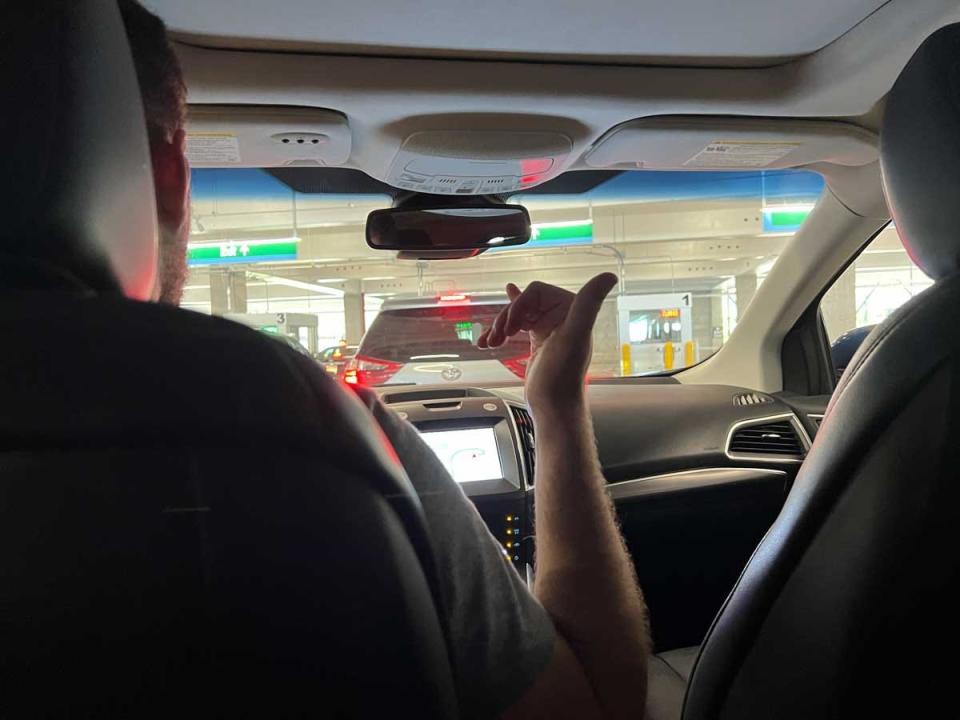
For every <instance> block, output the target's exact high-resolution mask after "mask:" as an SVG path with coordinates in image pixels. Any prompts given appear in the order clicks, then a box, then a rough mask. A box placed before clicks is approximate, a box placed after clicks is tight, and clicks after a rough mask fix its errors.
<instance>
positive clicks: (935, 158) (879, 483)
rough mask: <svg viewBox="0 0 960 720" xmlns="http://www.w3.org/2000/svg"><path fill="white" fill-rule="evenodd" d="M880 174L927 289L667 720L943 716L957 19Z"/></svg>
mask: <svg viewBox="0 0 960 720" xmlns="http://www.w3.org/2000/svg"><path fill="white" fill-rule="evenodd" d="M881 163H882V169H883V177H884V183H885V188H886V192H887V199H888V204H889V206H890V208H891V211H892V215H893V218H894V221H895V223H896V226H897V230H898V232H899V233H900V236H901V237H902V238H903V241H904V244H905V245H906V248H907V250H908V252H909V253H910V255H911V257H912V258H913V259H914V260H915V261H916V263H917V264H918V265H919V266H920V267H921V268H922V269H923V270H924V271H925V272H926V273H927V274H928V275H930V277H932V278H933V279H934V280H935V281H936V283H935V285H934V286H933V287H932V288H930V289H929V290H927V291H926V292H924V293H922V294H920V295H918V296H917V297H915V298H913V299H912V300H911V301H910V302H908V303H907V304H906V305H904V306H903V307H901V308H900V309H899V310H897V311H896V312H895V313H894V314H893V315H892V316H891V317H890V318H888V319H887V320H886V321H885V322H884V323H882V324H881V325H879V326H878V327H877V328H876V329H875V330H874V331H873V332H872V333H871V334H870V336H869V337H868V338H867V339H866V341H865V342H864V344H863V346H862V347H861V348H860V350H859V351H858V352H857V354H856V355H855V356H854V358H853V359H852V361H851V362H850V365H849V367H848V368H847V371H846V373H845V375H844V376H843V378H842V379H841V381H840V383H839V386H838V387H837V390H836V392H835V393H834V396H833V398H832V400H831V403H830V407H829V408H828V410H827V414H826V417H825V418H824V420H823V424H822V425H821V428H820V431H819V432H818V434H817V438H816V442H815V443H814V445H813V448H812V449H811V450H810V453H809V455H808V456H807V459H806V461H805V462H804V465H803V467H802V468H801V471H800V474H799V476H798V477H797V480H796V482H795V484H794V486H793V488H792V490H791V492H790V494H789V497H788V498H787V502H786V504H785V506H784V508H783V511H782V512H781V513H780V516H779V517H778V518H777V520H776V521H775V523H774V524H773V526H772V527H771V528H770V530H769V532H768V533H767V535H766V536H765V537H764V539H763V541H762V542H761V543H760V545H759V546H758V547H757V549H756V551H755V552H754V555H753V557H752V558H751V560H750V562H749V563H748V565H747V567H746V569H745V570H744V572H743V574H742V576H741V577H740V579H739V581H738V583H737V585H736V587H735V588H734V590H733V592H732V593H731V595H730V596H729V598H728V599H727V601H726V603H725V605H724V607H723V608H722V610H721V611H720V613H719V615H718V616H717V618H716V620H715V621H714V623H713V627H712V628H711V629H710V631H709V633H708V635H707V638H706V640H705V642H704V643H703V646H702V650H701V652H700V654H699V658H698V659H697V660H696V662H695V664H694V666H693V670H692V675H690V680H689V688H688V689H687V692H686V700H685V704H684V707H683V718H684V719H685V720H706V719H707V718H711V719H717V718H731V719H732V718H736V719H737V720H753V719H756V720H759V719H760V718H764V719H765V720H766V719H768V718H775V719H777V720H792V719H794V718H795V719H797V720H800V719H801V718H803V719H804V720H808V719H812V718H817V719H818V720H822V719H827V718H885V717H896V718H934V717H956V716H957V715H958V711H957V709H956V707H955V705H954V703H955V702H956V696H955V692H954V691H955V685H956V671H955V666H954V665H953V662H952V661H951V660H950V656H951V654H952V651H953V648H955V647H956V646H957V640H958V636H960V632H958V631H960V591H958V575H960V228H958V223H957V219H956V218H955V217H954V215H953V212H954V210H956V209H957V207H958V206H960V25H953V26H950V27H947V28H945V29H942V30H940V31H938V32H937V33H935V34H934V35H933V36H931V37H930V38H929V39H928V40H927V41H926V42H925V43H924V44H923V45H922V46H921V48H920V49H919V50H918V51H917V53H916V54H915V55H914V57H913V59H912V60H911V61H910V63H909V64H908V65H907V67H906V68H905V70H904V71H903V73H902V75H901V76H900V78H899V79H898V80H897V82H896V84H895V86H894V88H893V90H892V91H891V92H890V94H889V96H888V98H887V104H886V109H885V114H884V119H883V125H882V134H881ZM669 661H670V659H669V658H667V659H662V660H660V659H658V660H657V661H656V663H655V666H654V668H655V673H654V674H653V675H652V680H653V682H655V683H656V682H658V681H663V680H664V679H669V674H670V673H669V672H668V669H667V668H666V667H665V665H669ZM673 679H674V681H675V682H674V687H675V688H676V686H677V685H682V682H679V681H682V679H683V678H682V671H680V670H677V671H675V672H674V678H673ZM656 692H657V693H658V695H657V699H658V700H659V701H661V702H663V701H665V700H669V697H668V696H665V695H664V690H663V688H662V687H661V688H659V689H658V690H657V691H656ZM674 692H675V691H674ZM681 694H682V693H681Z"/></svg>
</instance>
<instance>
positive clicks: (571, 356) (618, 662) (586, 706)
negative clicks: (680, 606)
mask: <svg viewBox="0 0 960 720" xmlns="http://www.w3.org/2000/svg"><path fill="white" fill-rule="evenodd" d="M615 283H616V277H615V276H613V275H610V274H604V275H599V276H597V277H595V278H593V279H592V280H591V281H590V282H589V283H587V284H586V285H585V286H584V287H583V289H582V290H581V291H580V292H579V293H578V294H577V295H574V294H573V293H570V292H567V291H566V290H562V289H560V288H556V287H553V286H550V285H545V284H543V283H532V284H531V285H530V286H529V287H528V288H527V289H526V290H525V291H524V292H522V293H521V292H520V290H519V289H518V288H517V287H516V286H513V285H508V286H507V292H508V294H509V295H510V299H511V304H510V306H509V307H508V308H507V309H506V310H505V311H504V312H502V313H501V314H500V316H498V317H497V319H496V320H495V322H494V324H493V326H492V327H491V328H490V329H489V330H488V331H487V332H486V333H484V335H483V336H481V338H480V345H481V346H491V347H496V346H498V345H501V344H502V343H503V342H504V341H505V340H506V338H508V337H510V336H511V335H514V334H516V333H517V332H519V331H520V330H528V331H529V332H530V337H531V347H532V351H533V357H532V359H531V362H530V365H529V369H528V372H527V385H526V394H527V402H528V403H529V405H530V410H531V412H532V414H533V419H534V424H535V428H536V437H537V465H536V479H535V490H534V492H535V494H536V530H537V568H536V570H537V573H536V581H535V586H534V593H535V594H536V596H537V598H538V599H539V600H540V602H541V603H542V604H543V606H544V607H545V608H546V610H547V612H548V613H550V615H551V617H552V618H553V620H554V624H555V626H556V629H557V635H558V638H557V646H556V648H555V651H554V657H553V660H552V662H551V664H550V666H549V667H548V668H547V670H546V671H545V672H544V673H543V674H542V675H541V677H540V678H539V679H538V681H537V682H536V683H534V685H533V686H532V687H531V688H530V689H529V690H528V691H527V693H526V695H525V696H524V697H523V698H521V700H520V701H519V702H518V703H517V704H516V705H515V706H514V707H513V708H511V709H510V710H509V711H508V712H507V713H506V715H505V717H508V718H509V717H512V716H514V715H516V716H518V717H519V716H520V715H521V714H522V715H523V716H524V717H527V718H529V717H530V716H531V715H532V716H533V717H550V716H553V717H573V716H576V717H591V716H596V717H616V718H620V717H623V718H631V719H633V720H636V719H637V718H642V717H643V712H644V706H645V702H646V682H647V660H648V657H649V653H650V640H649V632H648V629H647V620H646V608H645V605H644V602H643V596H642V594H641V592H640V588H639V586H638V585H637V581H636V578H635V576H634V572H633V564H632V562H631V560H630V557H629V555H628V554H627V551H626V548H625V547H624V544H623V540H622V538H621V536H620V532H619V529H618V528H617V524H616V520H615V515H614V512H613V508H612V506H611V503H610V500H609V497H608V495H607V492H606V488H605V484H606V483H605V480H604V478H603V475H602V473H601V471H600V463H599V459H598V456H597V451H596V445H595V441H594V437H593V424H592V421H591V419H590V412H589V409H588V407H587V402H586V393H585V389H584V377H585V374H586V370H587V367H588V366H589V363H590V356H591V333H592V330H593V325H594V321H595V320H596V317H597V313H598V312H599V311H600V307H601V305H602V303H603V300H604V298H605V297H606V295H607V293H608V292H609V291H610V289H611V288H612V287H613V285H614V284H615Z"/></svg>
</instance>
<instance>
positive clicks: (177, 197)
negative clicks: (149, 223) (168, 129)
mask: <svg viewBox="0 0 960 720" xmlns="http://www.w3.org/2000/svg"><path fill="white" fill-rule="evenodd" d="M186 150H187V135H186V133H185V132H184V131H183V130H182V129H181V130H177V131H176V132H175V133H174V135H173V137H172V138H171V139H170V142H166V141H163V140H161V141H159V142H155V143H152V145H151V149H150V151H151V155H152V159H153V183H154V187H155V188H156V193H157V217H158V220H159V221H160V224H161V225H162V226H164V227H165V228H167V229H168V230H177V229H180V228H181V227H183V225H184V223H186V222H188V221H189V218H190V165H189V164H188V163H187V155H186Z"/></svg>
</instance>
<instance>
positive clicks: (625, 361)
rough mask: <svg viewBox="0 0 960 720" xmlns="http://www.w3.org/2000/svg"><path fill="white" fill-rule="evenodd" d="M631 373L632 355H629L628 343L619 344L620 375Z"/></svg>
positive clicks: (624, 375)
mask: <svg viewBox="0 0 960 720" xmlns="http://www.w3.org/2000/svg"><path fill="white" fill-rule="evenodd" d="M629 375H633V357H631V355H630V343H624V344H623V345H621V346H620V376H621V377H627V376H629Z"/></svg>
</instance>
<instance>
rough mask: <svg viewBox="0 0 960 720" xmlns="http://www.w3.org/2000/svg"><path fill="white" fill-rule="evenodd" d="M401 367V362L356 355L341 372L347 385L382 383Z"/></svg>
mask: <svg viewBox="0 0 960 720" xmlns="http://www.w3.org/2000/svg"><path fill="white" fill-rule="evenodd" d="M402 367H403V363H398V362H391V361H390V360H380V359H378V358H373V357H368V356H366V355H357V356H355V357H354V358H353V359H352V360H351V361H350V367H348V368H347V369H346V370H345V371H344V373H343V381H344V382H345V383H347V384H348V385H383V384H384V383H385V382H386V381H387V380H389V379H390V378H391V377H393V376H394V375H395V374H396V373H397V371H398V370H399V369H400V368H402Z"/></svg>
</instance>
